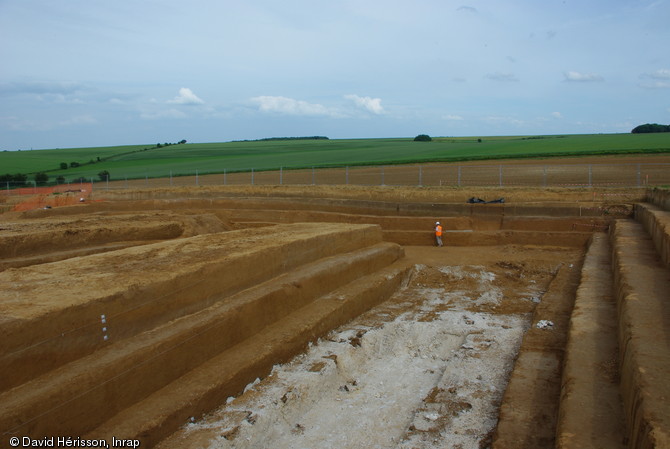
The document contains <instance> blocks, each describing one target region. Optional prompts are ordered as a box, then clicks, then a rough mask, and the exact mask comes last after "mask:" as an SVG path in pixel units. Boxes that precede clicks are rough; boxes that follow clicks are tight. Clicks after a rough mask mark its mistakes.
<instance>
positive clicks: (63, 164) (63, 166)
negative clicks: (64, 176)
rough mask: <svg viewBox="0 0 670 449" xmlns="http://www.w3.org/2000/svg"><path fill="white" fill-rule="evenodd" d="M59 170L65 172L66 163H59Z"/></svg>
mask: <svg viewBox="0 0 670 449" xmlns="http://www.w3.org/2000/svg"><path fill="white" fill-rule="evenodd" d="M60 169H61V170H67V162H61V163H60Z"/></svg>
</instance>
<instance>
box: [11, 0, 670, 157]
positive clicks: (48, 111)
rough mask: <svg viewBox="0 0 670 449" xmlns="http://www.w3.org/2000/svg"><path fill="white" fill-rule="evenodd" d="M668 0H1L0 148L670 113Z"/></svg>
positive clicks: (412, 130) (405, 132) (492, 131)
mask: <svg viewBox="0 0 670 449" xmlns="http://www.w3.org/2000/svg"><path fill="white" fill-rule="evenodd" d="M668 23H670V0H629V1H622V0H607V1H604V0H593V1H591V0H580V1H577V0H544V1H537V0H533V1H531V0H526V1H521V0H519V1H516V0H512V1H505V2H502V1H500V0H495V1H494V0H456V1H451V0H439V1H438V0H413V1H407V0H404V1H398V0H384V1H378V0H370V1H368V0H285V1H282V2H277V1H269V0H250V1H248V2H241V1H234V2H233V1H228V0H222V1H213V0H212V1H205V0H189V1H184V0H179V1H176V0H143V1H130V0H114V1H109V0H58V1H55V0H0V61H2V63H1V64H0V149H7V150H15V149H30V148H35V149H37V148H56V147H58V148H64V147H83V146H107V145H124V144H147V143H156V142H176V141H179V140H181V139H187V140H188V141H189V142H216V141H228V140H241V139H258V138H264V137H274V136H308V135H324V136H328V137H330V138H359V137H360V138H366V137H412V136H415V135H417V134H421V133H425V134H430V135H433V136H486V135H517V134H567V133H615V132H629V131H630V130H631V129H632V128H633V127H635V126H636V125H639V124H642V123H648V122H651V123H664V124H667V123H670V51H668V44H669V43H670V26H668Z"/></svg>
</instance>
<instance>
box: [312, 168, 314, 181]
mask: <svg viewBox="0 0 670 449" xmlns="http://www.w3.org/2000/svg"><path fill="white" fill-rule="evenodd" d="M312 185H314V166H313V165H312Z"/></svg>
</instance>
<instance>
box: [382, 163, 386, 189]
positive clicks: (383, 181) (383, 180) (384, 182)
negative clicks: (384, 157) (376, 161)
mask: <svg viewBox="0 0 670 449" xmlns="http://www.w3.org/2000/svg"><path fill="white" fill-rule="evenodd" d="M382 185H383V186H385V185H386V180H385V177H384V166H383V165H382Z"/></svg>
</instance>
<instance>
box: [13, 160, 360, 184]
mask: <svg viewBox="0 0 670 449" xmlns="http://www.w3.org/2000/svg"><path fill="white" fill-rule="evenodd" d="M344 176H345V184H346V185H349V166H348V165H347V166H346V167H345V169H344ZM7 188H9V183H7Z"/></svg>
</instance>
